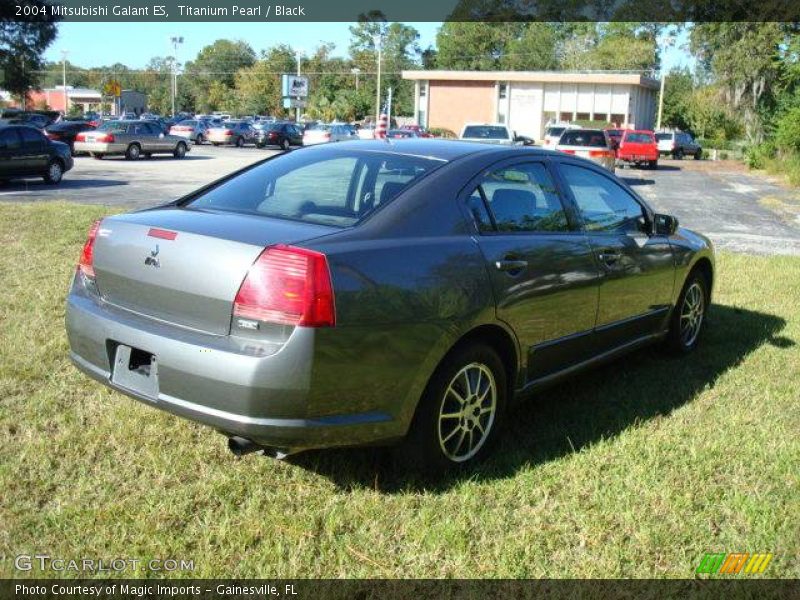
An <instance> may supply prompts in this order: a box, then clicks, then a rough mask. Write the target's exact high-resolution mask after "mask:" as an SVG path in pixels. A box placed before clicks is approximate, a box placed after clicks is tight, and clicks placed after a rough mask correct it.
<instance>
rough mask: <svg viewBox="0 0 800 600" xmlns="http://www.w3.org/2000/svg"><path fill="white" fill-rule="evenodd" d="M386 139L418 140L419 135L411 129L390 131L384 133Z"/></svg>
mask: <svg viewBox="0 0 800 600" xmlns="http://www.w3.org/2000/svg"><path fill="white" fill-rule="evenodd" d="M386 137H387V138H392V139H403V138H418V137H420V135H419V134H418V133H417V132H416V131H414V130H413V129H390V130H389V131H387V132H386Z"/></svg>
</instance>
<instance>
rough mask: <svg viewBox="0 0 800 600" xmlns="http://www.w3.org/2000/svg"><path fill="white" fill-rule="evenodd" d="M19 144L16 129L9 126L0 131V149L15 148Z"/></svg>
mask: <svg viewBox="0 0 800 600" xmlns="http://www.w3.org/2000/svg"><path fill="white" fill-rule="evenodd" d="M20 146H21V144H20V141H19V135H17V131H16V129H14V128H9V129H4V130H2V131H0V150H17V149H19V148H20Z"/></svg>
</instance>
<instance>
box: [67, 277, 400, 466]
mask: <svg viewBox="0 0 800 600" xmlns="http://www.w3.org/2000/svg"><path fill="white" fill-rule="evenodd" d="M66 326H67V336H68V339H69V345H70V358H71V359H72V361H73V363H74V364H75V365H76V366H77V367H78V368H79V369H80V370H81V371H83V372H84V373H86V374H87V375H89V376H90V377H92V378H94V379H96V380H97V381H99V382H101V383H103V384H104V385H106V386H108V387H110V388H113V389H116V390H118V391H120V392H123V393H124V394H126V395H128V396H130V397H132V398H135V399H137V400H139V401H141V402H143V403H145V404H148V405H150V406H153V407H155V408H159V409H161V410H164V411H167V412H169V413H172V414H175V415H178V416H181V417H184V418H187V419H190V420H192V421H196V422H198V423H202V424H204V425H208V426H210V427H213V428H214V429H217V430H218V431H220V432H222V433H224V434H226V435H229V436H230V435H237V436H241V437H244V438H247V439H250V440H253V441H254V442H256V443H258V444H260V445H263V446H266V447H271V448H276V449H279V450H281V451H284V452H295V451H298V450H304V449H310V448H325V447H333V446H350V445H361V444H370V443H376V442H381V441H383V440H388V439H390V438H392V437H396V434H395V433H394V432H395V431H396V423H395V421H393V419H392V418H391V416H390V415H388V414H386V413H381V412H369V413H363V412H349V411H348V410H347V408H348V407H347V406H342V407H341V409H342V411H341V412H339V413H338V414H335V415H327V416H320V417H316V416H314V415H311V414H308V412H309V411H308V396H309V386H310V384H309V382H310V380H311V369H312V365H313V354H314V345H315V332H314V330H313V329H307V328H301V327H297V328H295V329H294V331H293V332H292V334H291V335H290V336H289V339H288V340H287V341H286V342H285V343H283V344H280V345H277V344H274V345H273V346H272V347H267V346H266V345H261V346H258V345H257V344H254V343H252V341H251V342H249V343H248V342H246V341H244V340H240V339H237V338H233V337H230V336H214V335H210V334H204V333H200V332H196V331H191V330H186V329H182V328H177V327H175V326H172V325H169V324H165V323H161V322H158V321H155V320H153V319H149V318H147V317H144V316H141V315H138V314H135V313H131V312H129V311H126V310H123V309H119V308H115V307H113V306H110V305H108V304H106V303H104V302H102V301H101V300H99V299H97V298H96V297H93V296H92V295H91V294H89V293H87V292H86V290H85V289H83V284H82V283H81V281H80V277H78V278H76V280H75V282H74V283H73V286H72V289H71V290H70V294H69V296H68V298H67V310H66ZM119 344H123V345H126V346H131V347H133V348H137V349H140V350H143V351H145V352H147V353H149V354H152V355H154V356H155V357H156V358H157V363H158V368H157V372H158V375H157V377H158V385H157V390H158V391H157V394H156V395H154V396H148V395H146V394H144V393H141V392H138V391H136V390H133V389H129V388H126V387H124V386H122V385H119V384H118V383H115V382H114V381H113V377H112V375H113V363H114V355H115V351H116V347H117V346H118V345H119ZM343 402H345V403H346V400H343Z"/></svg>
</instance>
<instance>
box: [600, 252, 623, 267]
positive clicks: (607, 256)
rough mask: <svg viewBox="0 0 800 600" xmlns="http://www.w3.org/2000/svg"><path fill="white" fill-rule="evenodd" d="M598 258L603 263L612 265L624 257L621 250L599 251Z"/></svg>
mask: <svg viewBox="0 0 800 600" xmlns="http://www.w3.org/2000/svg"><path fill="white" fill-rule="evenodd" d="M597 258H598V259H600V262H601V263H603V264H606V265H609V266H610V265H613V264H614V263H615V262H617V261H618V260H619V259H620V258H622V254H621V253H619V252H612V251H606V252H600V253H598V254H597Z"/></svg>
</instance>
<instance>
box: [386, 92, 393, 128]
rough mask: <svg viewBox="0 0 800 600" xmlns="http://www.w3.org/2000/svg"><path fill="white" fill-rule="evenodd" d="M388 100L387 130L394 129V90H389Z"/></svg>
mask: <svg viewBox="0 0 800 600" xmlns="http://www.w3.org/2000/svg"><path fill="white" fill-rule="evenodd" d="M387 91H388V98H387V99H386V129H391V128H392V88H391V87H390V88H389V89H388V90H387Z"/></svg>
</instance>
